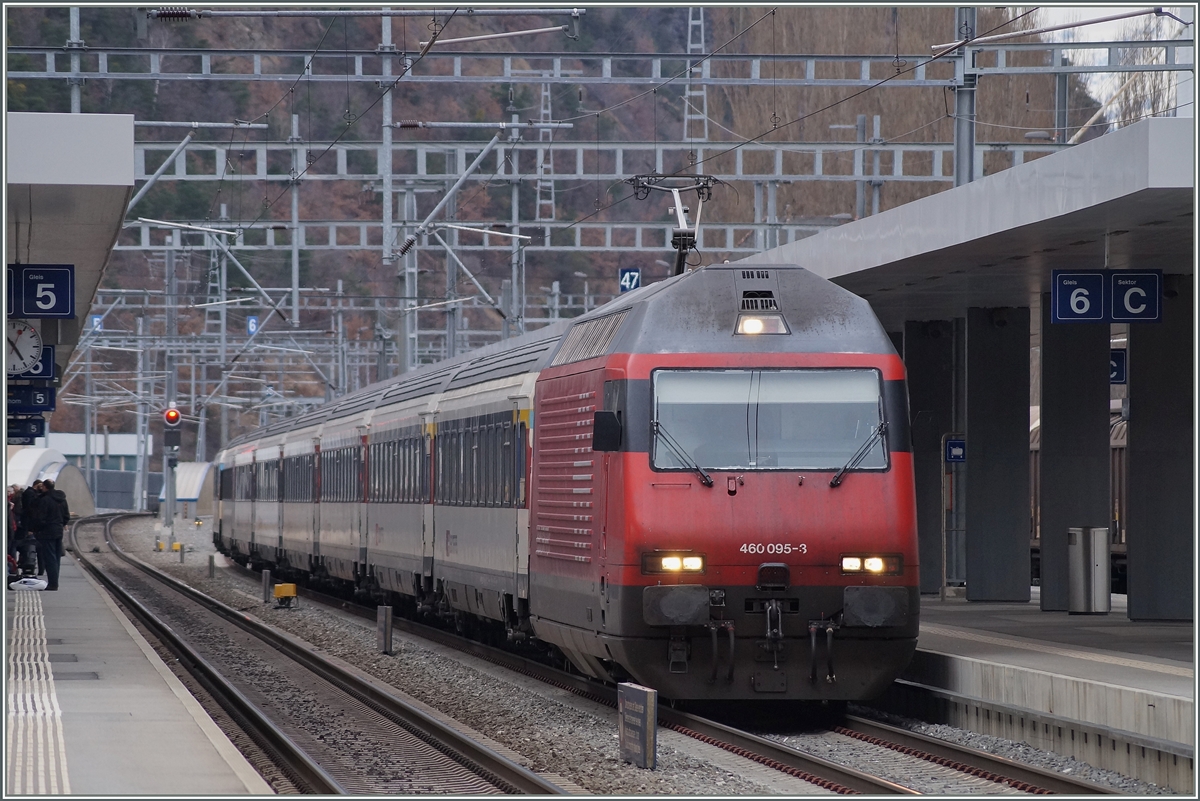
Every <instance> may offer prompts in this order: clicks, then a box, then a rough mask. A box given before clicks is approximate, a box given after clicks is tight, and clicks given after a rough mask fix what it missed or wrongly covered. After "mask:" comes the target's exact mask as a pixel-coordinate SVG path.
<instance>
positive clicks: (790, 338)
mask: <svg viewBox="0 0 1200 801" xmlns="http://www.w3.org/2000/svg"><path fill="white" fill-rule="evenodd" d="M761 311H776V312H779V313H781V314H782V315H783V318H784V320H785V321H786V323H787V327H788V330H789V333H788V334H787V335H779V336H775V335H764V336H735V335H734V331H735V329H736V327H737V321H738V316H739V315H741V314H743V313H755V312H761ZM702 352H725V353H728V352H734V353H737V352H746V353H749V352H755V353H762V352H768V353H770V352H779V353H784V352H786V353H796V352H800V353H882V354H890V353H895V348H894V347H893V345H892V341H891V339H890V338H889V337H888V335H887V332H886V331H884V329H883V326H882V325H881V324H880V323H879V320H878V319H877V318H876V316H875V313H874V312H873V311H872V310H871V306H870V304H869V303H867V301H865V300H863V299H862V298H860V297H858V296H857V295H855V294H853V293H852V292H849V291H848V290H845V289H842V288H841V287H839V286H837V285H836V284H834V283H832V282H830V281H827V280H825V279H824V278H821V277H820V276H818V275H816V274H814V273H812V272H810V271H809V270H806V269H804V268H803V267H799V266H796V265H779V264H762V265H756V264H747V263H743V262H739V263H738V264H736V265H732V264H729V265H726V264H719V265H711V266H708V267H703V268H700V269H697V270H690V271H688V272H685V273H684V274H682V275H677V276H672V277H670V278H667V279H665V280H663V281H659V282H657V283H654V284H649V285H646V286H643V287H642V288H640V289H637V290H635V291H633V292H629V293H626V294H623V295H621V296H619V297H617V298H616V299H614V300H613V301H611V302H609V303H606V304H605V305H603V306H600V307H598V308H596V309H593V310H591V311H589V312H587V313H586V314H583V315H580V316H579V317H573V318H570V319H566V320H562V321H561V322H557V323H552V324H550V325H547V326H545V327H544V328H541V329H539V330H537V331H532V332H529V333H527V334H523V335H521V336H519V337H514V338H511V339H508V340H504V341H501V342H497V343H494V344H492V345H488V346H486V347H483V348H480V349H478V350H474V351H471V352H469V353H466V354H463V355H461V356H457V357H454V358H452V359H447V360H445V361H441V362H437V363H435V364H430V365H424V366H422V367H419V368H417V369H415V370H412V371H410V372H407V373H402V374H401V375H399V376H396V377H394V378H391V379H387V380H385V381H382V382H379V383H376V384H372V385H370V386H367V387H363V388H362V389H360V390H358V391H357V392H354V393H351V394H350V395H346V396H344V397H342V398H338V399H337V400H335V401H330V402H329V403H326V404H324V405H323V406H321V407H318V408H317V409H314V410H313V411H310V412H308V413H306V414H304V415H301V416H299V417H294V418H288V419H286V420H281V421H279V422H277V423H275V424H273V425H271V426H269V427H267V428H266V429H264V430H257V431H253V432H250V433H248V434H245V435H243V436H241V437H239V438H237V439H235V440H234V441H233V442H232V443H231V444H239V443H242V442H245V441H247V440H252V439H257V438H261V437H263V436H269V435H271V434H275V433H277V432H279V431H285V430H288V429H292V428H298V427H307V426H313V425H318V424H320V423H323V422H326V421H333V420H338V419H341V418H343V417H347V416H350V415H355V414H361V413H362V412H364V411H366V410H368V409H370V408H373V407H375V406H377V405H380V404H383V405H391V404H393V403H399V402H403V401H406V400H411V399H414V398H420V397H424V396H427V395H432V394H435V393H439V392H444V391H446V390H450V389H459V388H463V387H469V386H472V385H474V384H478V383H482V382H485V381H491V380H494V379H497V378H504V377H507V376H512V375H517V374H520V373H526V372H536V371H538V370H540V369H542V368H543V367H545V366H547V365H552V366H557V365H560V364H570V363H573V362H577V361H582V360H584V359H590V358H594V357H596V356H600V355H604V354H606V353H702Z"/></svg>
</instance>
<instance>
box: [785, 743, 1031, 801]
mask: <svg viewBox="0 0 1200 801" xmlns="http://www.w3.org/2000/svg"><path fill="white" fill-rule="evenodd" d="M763 736H765V737H767V738H769V739H772V740H775V741H776V742H781V743H783V744H784V745H787V746H790V747H792V748H795V749H796V750H798V751H803V752H804V753H806V754H812V755H813V756H818V757H821V758H822V759H828V760H829V761H830V762H836V763H838V764H839V765H846V766H849V767H853V768H858V769H859V770H867V771H870V772H871V773H873V774H874V775H876V776H880V777H882V778H884V779H887V780H888V781H892V782H895V783H896V784H902V785H904V786H905V787H909V788H912V789H913V790H917V791H918V792H921V793H925V794H926V795H949V796H959V795H1028V793H1025V792H1024V791H1022V790H1017V789H1015V788H1013V787H1011V786H1009V785H1005V784H1000V783H997V782H994V781H991V780H989V779H982V778H979V777H978V776H971V775H970V774H967V773H963V772H962V771H958V770H954V769H953V768H947V767H943V766H941V765H935V764H934V763H932V762H928V761H926V760H924V759H921V758H919V757H914V756H909V755H908V754H902V753H900V752H898V751H894V750H892V749H890V748H885V747H884V746H882V745H875V744H872V743H866V742H863V741H862V740H858V739H855V738H854V737H847V736H846V735H844V734H838V733H836V732H828V731H826V732H818V733H814V734H787V735H780V734H766V735H763Z"/></svg>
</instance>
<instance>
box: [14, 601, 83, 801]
mask: <svg viewBox="0 0 1200 801" xmlns="http://www.w3.org/2000/svg"><path fill="white" fill-rule="evenodd" d="M13 602H14V603H13V606H14V609H13V616H12V629H11V630H10V634H9V642H8V715H7V718H8V720H7V723H8V726H7V735H8V736H7V744H6V749H7V751H6V753H7V759H6V760H5V763H6V765H7V767H6V773H7V776H6V777H5V788H6V792H5V795H67V794H69V793H70V792H71V783H70V780H69V779H68V778H67V753H66V747H65V743H64V741H63V728H62V710H61V709H59V706H58V696H57V695H56V694H55V692H54V674H53V673H52V672H51V669H50V653H49V651H48V649H47V643H46V618H45V616H44V615H43V613H42V598H41V593H38V592H34V591H29V590H17V591H16V596H15V597H14V598H13Z"/></svg>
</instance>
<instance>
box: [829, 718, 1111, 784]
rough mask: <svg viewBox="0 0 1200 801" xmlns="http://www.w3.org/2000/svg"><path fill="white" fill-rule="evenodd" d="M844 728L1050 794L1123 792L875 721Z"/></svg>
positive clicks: (864, 720)
mask: <svg viewBox="0 0 1200 801" xmlns="http://www.w3.org/2000/svg"><path fill="white" fill-rule="evenodd" d="M844 727H845V728H847V729H849V730H851V731H854V732H858V733H860V734H864V735H866V736H868V737H873V738H877V739H880V740H888V741H890V742H892V743H896V744H898V745H900V746H902V747H905V748H910V749H913V750H916V751H921V752H924V753H926V754H931V755H933V756H936V757H940V758H942V759H949V760H952V761H955V762H961V763H964V764H967V765H970V766H971V767H974V768H979V769H980V770H984V771H987V772H988V773H994V774H997V775H1000V776H1006V777H1009V778H1012V779H1016V780H1017V781H1020V782H1024V783H1025V784H1029V785H1034V786H1037V787H1040V788H1042V789H1045V790H1049V791H1050V792H1052V793H1063V794H1067V795H1121V794H1122V791H1120V790H1117V789H1115V788H1112V787H1105V786H1104V785H1100V784H1096V783H1094V782H1089V781H1087V780H1085V779H1080V778H1076V777H1073V776H1066V775H1064V774H1062V773H1056V772H1055V771H1051V770H1045V769H1044V768H1038V767H1034V766H1032V765H1026V764H1024V763H1021V762H1016V761H1014V760H1011V759H1006V758H1004V757H1000V756H996V755H995V754H989V753H988V752H986V751H980V750H978V749H974V748H965V747H963V746H958V745H955V744H953V743H949V742H946V741H945V740H939V739H937V738H936V737H930V736H928V735H925V734H921V733H919V732H913V731H908V730H907V729H901V728H899V727H896V726H889V725H888V724H886V723H880V722H879V721H875V720H868V719H867V718H861V717H858V716H855V715H847V716H846V722H845V724H844Z"/></svg>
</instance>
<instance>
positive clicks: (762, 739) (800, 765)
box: [236, 567, 1119, 795]
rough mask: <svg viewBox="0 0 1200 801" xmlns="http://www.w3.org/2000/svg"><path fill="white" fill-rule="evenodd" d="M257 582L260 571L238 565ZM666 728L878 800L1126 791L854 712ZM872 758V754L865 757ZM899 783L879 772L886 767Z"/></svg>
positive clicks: (685, 719)
mask: <svg viewBox="0 0 1200 801" xmlns="http://www.w3.org/2000/svg"><path fill="white" fill-rule="evenodd" d="M236 569H237V570H240V571H241V572H243V573H244V575H245V576H246V577H247V580H248V581H252V580H254V579H255V578H256V577H257V576H258V574H257V573H255V572H253V571H251V570H249V569H246V568H241V567H238V568H236ZM299 592H300V593H301V595H302V596H303V597H305V598H307V599H309V600H311V601H314V602H317V603H320V604H322V605H326V606H328V607H330V608H332V609H335V610H340V611H344V612H347V613H350V614H352V615H354V616H356V617H359V618H361V619H363V620H364V621H366V622H367V623H369V624H370V625H373V624H374V621H375V615H376V609H375V608H374V607H367V606H362V605H359V604H354V603H350V602H348V601H346V600H344V599H341V598H336V597H333V596H329V595H325V594H323V593H321V592H318V591H315V590H311V589H309V588H303V587H302V588H300V589H299ZM394 627H395V628H396V629H397V630H398V631H403V632H406V633H408V634H410V635H413V636H416V637H420V638H422V639H426V640H429V641H431V642H435V643H437V644H440V645H443V646H447V647H450V648H454V649H456V650H458V651H461V652H463V653H467V654H470V655H472V656H475V657H478V658H481V659H485V660H487V661H489V662H492V663H494V664H497V665H500V666H502V667H505V668H507V669H509V670H513V671H516V672H519V673H522V674H524V675H527V676H530V677H533V678H536V679H538V680H539V681H543V682H546V683H548V684H551V685H554V686H557V687H560V688H563V689H568V690H570V691H571V692H573V693H575V694H577V695H580V696H582V697H586V698H589V699H591V700H593V701H596V702H599V703H602V704H605V705H608V706H611V707H614V708H615V706H616V690H615V689H614V688H612V687H608V686H605V685H600V684H597V683H596V682H595V681H593V680H591V679H588V678H586V677H582V676H577V675H573V674H569V673H565V672H563V671H560V670H556V669H554V668H551V667H548V666H546V665H545V664H543V663H541V662H538V661H535V660H531V659H527V658H524V657H522V656H520V655H518V654H514V653H512V652H510V651H506V650H502V649H498V648H494V647H492V646H488V645H484V644H481V643H478V642H475V641H472V640H467V639H464V638H462V637H460V636H459V635H457V634H454V633H451V632H447V631H444V630H442V629H439V628H435V627H432V626H427V625H424V624H421V623H417V622H414V621H411V620H407V619H403V618H395V619H394ZM659 725H660V726H663V727H665V728H669V729H672V730H675V731H678V732H680V733H682V734H685V735H688V736H692V737H695V738H696V739H699V740H702V741H704V742H707V743H709V744H711V745H715V746H717V747H720V748H723V749H725V750H727V751H731V752H733V753H736V754H739V755H741V756H744V757H746V758H748V759H751V760H754V761H755V762H758V763H760V764H763V765H767V766H770V767H773V768H775V769H777V770H780V771H783V772H785V773H788V774H789V775H792V776H795V777H797V778H802V779H804V780H806V781H809V782H810V783H813V784H816V785H818V786H821V787H824V788H826V789H828V790H831V791H833V792H836V793H865V794H872V795H894V794H908V795H919V794H925V793H938V794H958V793H964V794H965V793H971V794H1068V795H1101V794H1119V791H1117V790H1115V789H1112V788H1108V787H1105V786H1102V785H1098V784H1095V783H1092V782H1088V781H1084V780H1080V779H1076V778H1073V777H1071V776H1067V775H1064V774H1060V773H1055V772H1052V771H1048V770H1044V769H1041V768H1036V767H1032V766H1029V765H1025V764H1022V763H1020V762H1016V761H1013V760H1009V759H1005V758H1003V757H997V756H995V755H993V754H989V753H987V752H986V751H980V750H978V749H972V748H968V747H965V746H961V745H958V744H955V743H950V742H947V741H944V740H938V739H936V738H932V737H928V736H925V735H922V734H919V733H915V732H910V731H907V730H905V729H901V728H898V727H895V726H889V725H887V724H884V723H879V722H876V721H873V720H869V719H867V718H863V717H859V716H853V715H847V716H846V717H845V719H844V720H843V721H840V722H839V725H835V726H832V727H829V728H827V729H825V730H822V731H813V730H807V731H804V732H803V733H802V734H799V735H791V736H789V735H779V734H769V735H762V734H756V733H753V732H751V731H747V730H746V729H744V728H739V727H737V726H733V725H729V724H727V723H722V722H720V721H718V720H714V719H712V718H711V717H705V716H701V715H697V714H692V713H689V712H685V711H682V710H678V709H673V708H671V707H669V706H667V705H665V704H664V705H660V707H659ZM847 741H856V742H857V743H858V746H857V748H856V749H855V750H854V753H853V756H851V757H846V759H852V760H854V763H855V764H858V765H863V764H869V765H872V766H874V767H872V768H869V769H860V768H858V767H855V766H854V765H853V764H851V765H847V764H840V763H839V762H838V761H837V760H836V759H835V758H832V757H830V758H827V757H824V756H821V755H820V754H817V753H813V751H814V750H816V751H830V752H832V753H834V754H836V752H837V751H839V750H845V748H846V745H847ZM864 753H865V754H866V756H864ZM884 769H886V770H887V773H888V775H890V776H894V777H896V778H894V779H892V778H885V777H883V776H879V775H876V774H877V773H879V772H880V771H881V770H884Z"/></svg>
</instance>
